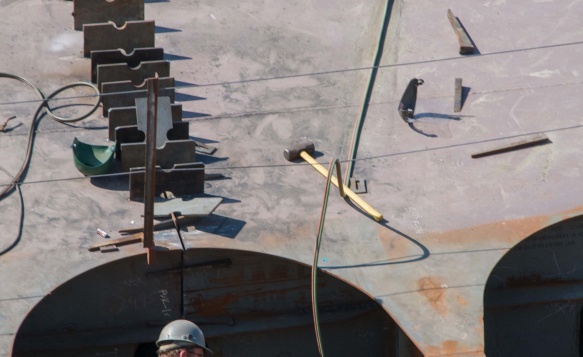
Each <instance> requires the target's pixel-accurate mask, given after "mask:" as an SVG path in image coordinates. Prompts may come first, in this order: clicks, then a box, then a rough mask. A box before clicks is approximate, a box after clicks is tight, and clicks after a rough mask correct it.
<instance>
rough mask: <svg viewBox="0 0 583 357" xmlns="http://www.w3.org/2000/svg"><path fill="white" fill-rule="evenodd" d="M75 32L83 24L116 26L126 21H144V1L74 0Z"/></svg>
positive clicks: (80, 28)
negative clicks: (110, 23) (113, 24)
mask: <svg viewBox="0 0 583 357" xmlns="http://www.w3.org/2000/svg"><path fill="white" fill-rule="evenodd" d="M73 18H74V26H75V30H77V31H81V30H83V25H84V24H95V23H103V22H108V21H112V22H114V23H116V24H117V25H118V26H121V25H123V24H124V23H125V22H126V21H135V20H143V19H144V0H113V1H111V0H109V1H108V0H75V1H73Z"/></svg>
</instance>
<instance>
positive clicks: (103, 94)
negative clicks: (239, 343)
mask: <svg viewBox="0 0 583 357" xmlns="http://www.w3.org/2000/svg"><path fill="white" fill-rule="evenodd" d="M581 44H583V41H575V42H566V43H558V44H553V45H544V46H533V47H526V48H518V49H512V50H504V51H497V52H490V53H482V54H479V55H473V56H460V57H446V58H438V59H432V60H425V61H413V62H404V63H394V64H384V65H378V66H369V67H354V68H346V69H337V70H329V71H320V72H311V73H298V74H290V75H286V76H279V77H266V78H252V79H246V80H241V81H225V82H215V83H206V84H186V85H179V86H174V87H169V88H168V89H178V90H179V89H181V88H203V87H216V86H226V85H233V84H246V83H254V82H265V81H273V80H280V79H291V78H300V77H311V76H322V75H330V74H338V73H346V72H356V71H366V70H376V69H383V68H393V67H407V66H414V65H420V64H428V63H436V62H447V61H457V60H469V59H472V58H480V57H487V56H497V55H501V54H508V53H515V52H526V51H536V50H541V49H548V48H557V47H567V46H575V45H581ZM79 83H86V82H79ZM87 84H88V83H87ZM533 88H537V87H533ZM136 90H140V89H136ZM144 91H146V90H145V89H144ZM120 93H124V92H112V93H100V94H98V95H82V96H70V97H60V98H51V99H50V100H51V101H54V100H65V99H81V98H94V97H100V98H102V97H106V96H110V95H118V94H120ZM47 100H48V99H47ZM40 101H43V100H38V99H32V100H23V101H14V102H0V106H2V105H13V104H26V103H35V102H40Z"/></svg>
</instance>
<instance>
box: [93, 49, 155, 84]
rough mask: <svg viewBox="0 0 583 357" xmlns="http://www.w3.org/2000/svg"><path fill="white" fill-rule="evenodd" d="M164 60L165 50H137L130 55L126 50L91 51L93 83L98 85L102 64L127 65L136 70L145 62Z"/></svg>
mask: <svg viewBox="0 0 583 357" xmlns="http://www.w3.org/2000/svg"><path fill="white" fill-rule="evenodd" d="M163 59H164V49H163V48H155V47H151V48H136V49H134V50H133V51H132V52H130V53H126V52H125V51H124V50H121V49H115V50H99V51H91V82H92V83H97V66H98V65H101V64H112V63H126V64H127V65H128V66H130V67H132V68H135V67H137V66H138V65H139V64H140V63H141V62H144V61H161V60H163Z"/></svg>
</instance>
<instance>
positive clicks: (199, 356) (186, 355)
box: [180, 347, 204, 357]
mask: <svg viewBox="0 0 583 357" xmlns="http://www.w3.org/2000/svg"><path fill="white" fill-rule="evenodd" d="M180 357H204V350H203V349H202V348H200V347H194V348H187V349H184V350H182V351H180Z"/></svg>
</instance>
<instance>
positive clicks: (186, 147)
mask: <svg viewBox="0 0 583 357" xmlns="http://www.w3.org/2000/svg"><path fill="white" fill-rule="evenodd" d="M195 150H196V144H195V143H194V141H192V140H172V141H166V145H164V147H162V148H160V149H158V150H157V151H156V165H160V167H162V168H166V169H168V168H171V167H173V166H174V164H185V163H191V162H195V161H196V152H195ZM121 153H122V154H121V166H122V170H123V171H124V172H128V171H129V170H130V168H132V167H143V166H144V159H145V157H146V145H145V144H144V143H128V144H122V145H121Z"/></svg>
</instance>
